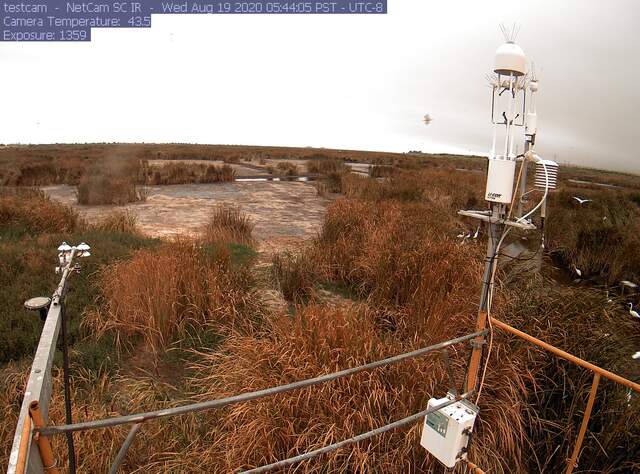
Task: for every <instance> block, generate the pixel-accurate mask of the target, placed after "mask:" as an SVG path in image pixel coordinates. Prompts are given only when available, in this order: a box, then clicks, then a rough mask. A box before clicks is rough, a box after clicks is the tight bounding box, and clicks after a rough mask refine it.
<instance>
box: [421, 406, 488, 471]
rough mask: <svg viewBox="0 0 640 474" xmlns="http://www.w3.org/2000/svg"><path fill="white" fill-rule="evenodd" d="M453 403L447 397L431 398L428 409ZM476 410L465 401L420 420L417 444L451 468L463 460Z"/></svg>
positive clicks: (465, 456)
mask: <svg viewBox="0 0 640 474" xmlns="http://www.w3.org/2000/svg"><path fill="white" fill-rule="evenodd" d="M451 400H453V395H452V394H451V393H449V394H448V395H447V397H445V398H440V399H437V398H432V399H431V400H429V404H428V405H427V406H428V408H433V407H437V406H438V405H442V404H443V403H446V402H449V401H451ZM479 411H480V409H479V408H478V407H477V406H476V405H474V404H473V403H471V402H469V401H467V400H460V401H459V402H458V403H454V404H453V405H449V406H447V407H444V408H442V409H441V410H438V411H436V412H433V413H430V414H428V415H427V416H425V418H424V424H423V426H422V437H421V438H420V444H421V445H422V447H423V448H425V449H426V450H427V451H429V452H430V453H431V454H433V455H434V456H435V457H436V458H437V459H438V461H440V462H441V463H442V464H444V465H445V466H447V467H449V468H451V467H454V466H455V465H456V463H457V462H458V460H460V459H466V458H467V446H468V445H469V438H470V436H471V432H472V431H473V424H474V423H475V421H476V417H477V416H478V412H479Z"/></svg>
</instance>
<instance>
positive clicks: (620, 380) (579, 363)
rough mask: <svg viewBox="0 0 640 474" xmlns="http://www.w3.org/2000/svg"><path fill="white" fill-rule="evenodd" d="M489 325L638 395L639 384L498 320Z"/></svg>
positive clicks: (492, 319)
mask: <svg viewBox="0 0 640 474" xmlns="http://www.w3.org/2000/svg"><path fill="white" fill-rule="evenodd" d="M491 324H493V325H495V326H496V327H499V328H500V329H503V330H505V331H507V332H510V333H511V334H514V335H516V336H518V337H521V338H522V339H524V340H525V341H529V342H530V343H532V344H535V345H536V346H539V347H542V348H543V349H545V350H547V351H549V352H551V353H552V354H555V355H556V356H558V357H561V358H562V359H565V360H568V361H569V362H571V363H572V364H576V365H577V366H580V367H582V368H584V369H587V370H590V371H592V372H594V373H596V374H599V375H600V376H602V377H604V378H606V379H609V380H611V381H613V382H615V383H619V384H620V385H624V386H625V387H627V388H630V389H631V390H633V391H635V392H638V393H640V384H638V383H636V382H632V381H631V380H629V379H625V378H624V377H621V376H619V375H617V374H614V373H613V372H609V371H608V370H606V369H603V368H602V367H598V366H597V365H594V364H592V363H590V362H587V361H586V360H584V359H581V358H580V357H576V356H574V355H573V354H569V353H568V352H565V351H563V350H562V349H558V348H557V347H555V346H552V345H551V344H549V343H547V342H544V341H541V340H540V339H537V338H535V337H533V336H531V335H529V334H527V333H526V332H522V331H520V330H518V329H516V328H514V327H512V326H509V325H508V324H507V323H504V322H502V321H500V320H499V319H495V318H491Z"/></svg>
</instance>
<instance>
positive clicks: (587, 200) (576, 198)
mask: <svg viewBox="0 0 640 474" xmlns="http://www.w3.org/2000/svg"><path fill="white" fill-rule="evenodd" d="M573 199H575V200H576V201H578V202H579V203H580V204H584V203H585V202H591V199H582V198H579V197H578V196H573Z"/></svg>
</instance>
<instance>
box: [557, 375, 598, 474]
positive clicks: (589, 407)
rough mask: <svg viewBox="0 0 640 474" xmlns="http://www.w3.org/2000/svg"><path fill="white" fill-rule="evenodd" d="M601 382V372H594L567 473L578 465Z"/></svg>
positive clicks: (569, 473)
mask: <svg viewBox="0 0 640 474" xmlns="http://www.w3.org/2000/svg"><path fill="white" fill-rule="evenodd" d="M599 383H600V374H599V373H597V372H596V373H595V374H593V382H592V383H591V391H590V392H589V400H588V401H587V408H586V409H585V411H584V416H583V417H582V425H580V432H579V433H578V439H577V440H576V445H575V446H574V448H573V454H572V455H571V459H570V460H569V464H568V466H567V470H566V471H565V474H571V473H572V472H573V469H574V468H575V467H577V466H578V456H579V455H580V448H581V447H582V441H583V440H584V434H585V433H586V432H587V425H588V424H589V418H591V410H592V409H593V402H594V401H595V399H596V392H597V391H598V384H599Z"/></svg>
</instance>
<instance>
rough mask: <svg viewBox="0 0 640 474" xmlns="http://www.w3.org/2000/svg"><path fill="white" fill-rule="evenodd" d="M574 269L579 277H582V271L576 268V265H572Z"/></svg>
mask: <svg viewBox="0 0 640 474" xmlns="http://www.w3.org/2000/svg"><path fill="white" fill-rule="evenodd" d="M571 266H572V267H573V271H574V272H576V275H578V276H579V277H581V276H582V271H581V270H580V269H579V268H578V267H576V266H575V265H571Z"/></svg>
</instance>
